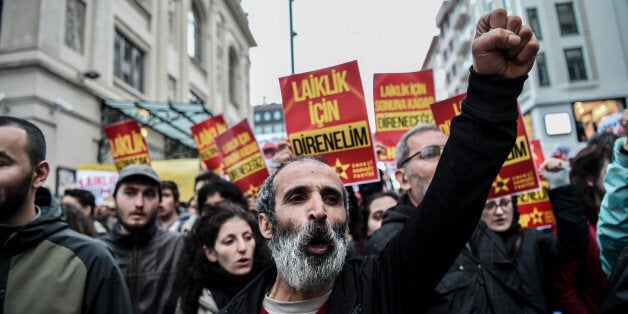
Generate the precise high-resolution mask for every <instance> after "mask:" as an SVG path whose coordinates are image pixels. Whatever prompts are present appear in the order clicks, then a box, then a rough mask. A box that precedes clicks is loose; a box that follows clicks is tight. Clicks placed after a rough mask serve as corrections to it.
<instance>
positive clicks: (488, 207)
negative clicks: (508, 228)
mask: <svg viewBox="0 0 628 314" xmlns="http://www.w3.org/2000/svg"><path fill="white" fill-rule="evenodd" d="M497 206H499V207H501V208H502V210H503V211H505V212H509V211H511V210H512V200H511V199H510V198H502V199H501V200H500V201H499V203H498V202H496V201H489V202H486V204H485V205H484V210H485V211H493V210H495V209H496V208H497Z"/></svg>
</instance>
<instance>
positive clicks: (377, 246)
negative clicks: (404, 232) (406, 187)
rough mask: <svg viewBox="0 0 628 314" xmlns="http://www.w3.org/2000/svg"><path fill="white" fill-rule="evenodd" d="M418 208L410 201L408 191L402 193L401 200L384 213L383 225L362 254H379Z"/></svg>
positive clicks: (373, 235) (372, 236) (370, 239)
mask: <svg viewBox="0 0 628 314" xmlns="http://www.w3.org/2000/svg"><path fill="white" fill-rule="evenodd" d="M415 210H417V208H416V207H415V206H414V205H412V202H410V197H408V194H407V193H404V194H403V195H401V197H400V198H399V200H398V201H397V205H395V206H394V207H393V208H390V209H388V210H387V211H386V212H385V213H384V219H383V221H382V227H381V228H379V229H377V231H375V233H373V234H372V235H371V237H370V238H369V240H368V242H367V243H366V246H365V247H364V250H362V253H361V254H362V255H377V254H379V252H381V251H382V250H383V249H384V248H385V247H386V244H388V242H390V240H391V239H392V238H393V237H394V236H395V235H396V234H397V233H398V232H399V231H401V229H403V225H404V224H405V223H406V221H407V220H408V218H410V215H411V214H412V212H413V211H415Z"/></svg>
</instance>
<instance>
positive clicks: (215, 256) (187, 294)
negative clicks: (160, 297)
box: [175, 201, 267, 314]
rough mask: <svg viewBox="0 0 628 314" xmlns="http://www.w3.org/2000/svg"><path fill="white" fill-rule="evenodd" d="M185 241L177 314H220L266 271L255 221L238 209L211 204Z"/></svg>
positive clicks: (231, 206)
mask: <svg viewBox="0 0 628 314" xmlns="http://www.w3.org/2000/svg"><path fill="white" fill-rule="evenodd" d="M212 207H213V208H211V210H210V213H211V214H209V215H207V216H203V217H200V218H199V219H198V221H197V222H196V223H195V224H194V227H193V228H192V230H191V231H190V233H189V235H188V237H187V238H186V242H185V247H184V249H183V255H182V262H181V265H180V268H179V274H178V277H177V278H178V281H177V289H176V294H175V296H176V298H177V299H176V300H177V311H176V312H177V313H186V314H187V313H216V312H218V310H220V309H221V308H223V307H224V306H226V305H227V304H228V303H229V301H231V299H232V298H233V297H234V296H235V295H236V294H237V293H238V292H239V291H240V290H241V289H242V288H244V286H246V285H247V284H248V283H249V281H251V280H252V279H253V278H254V277H255V276H256V275H257V274H258V273H259V272H260V271H261V270H262V269H263V267H264V265H265V264H266V261H267V258H266V256H267V255H266V254H265V253H264V251H263V246H262V245H261V242H260V240H259V239H260V238H259V231H257V225H256V224H255V221H254V220H253V218H252V217H251V216H250V215H249V214H248V213H247V212H246V211H245V210H244V209H242V208H241V207H240V206H239V205H235V204H234V203H231V202H227V201H223V202H219V203H217V204H215V205H212Z"/></svg>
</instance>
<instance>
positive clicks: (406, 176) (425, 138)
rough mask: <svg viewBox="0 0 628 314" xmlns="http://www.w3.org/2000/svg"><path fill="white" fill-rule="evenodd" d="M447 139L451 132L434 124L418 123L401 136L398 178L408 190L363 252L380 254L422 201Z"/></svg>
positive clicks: (396, 154) (397, 155)
mask: <svg viewBox="0 0 628 314" xmlns="http://www.w3.org/2000/svg"><path fill="white" fill-rule="evenodd" d="M446 142H447V135H445V134H444V133H443V132H441V131H440V130H439V129H438V128H437V127H436V126H435V125H433V124H418V125H416V126H414V127H413V128H412V129H410V130H408V132H406V133H405V134H404V135H403V136H402V137H401V138H400V139H399V143H398V144H397V148H396V150H395V156H396V157H395V159H396V163H397V170H395V178H396V179H397V182H399V185H400V187H401V189H402V190H403V191H404V193H403V195H401V197H400V198H399V201H397V205H395V206H394V207H392V208H391V209H389V210H387V211H386V213H385V214H384V220H383V221H382V227H381V228H379V229H378V230H377V231H375V233H373V235H371V237H370V238H369V241H368V242H367V244H366V246H365V247H364V250H363V251H362V255H377V254H379V252H381V251H382V250H383V249H384V247H386V244H388V242H389V241H390V240H391V239H392V238H393V237H394V236H395V235H396V234H397V233H398V232H399V231H400V230H401V229H402V228H403V225H404V224H405V223H406V221H407V220H408V218H410V215H411V214H412V212H414V211H415V210H416V207H417V206H419V204H421V201H423V197H425V193H426V192H427V188H428V187H429V186H430V182H432V178H433V177H434V173H435V172H436V165H437V164H438V160H439V159H440V155H441V153H442V150H443V147H445V143H446Z"/></svg>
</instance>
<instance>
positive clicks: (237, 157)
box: [216, 119, 268, 197]
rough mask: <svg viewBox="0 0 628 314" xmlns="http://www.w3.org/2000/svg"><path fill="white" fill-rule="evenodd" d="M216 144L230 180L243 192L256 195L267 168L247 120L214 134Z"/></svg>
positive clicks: (265, 176)
mask: <svg viewBox="0 0 628 314" xmlns="http://www.w3.org/2000/svg"><path fill="white" fill-rule="evenodd" d="M216 145H217V146H218V150H219V151H220V155H221V156H222V161H223V163H224V165H225V170H226V171H227V174H228V175H229V178H230V179H231V182H233V183H235V184H236V185H237V186H238V187H239V188H240V190H241V191H242V192H243V193H252V195H253V196H254V197H257V193H258V192H259V189H260V187H261V186H262V183H264V180H266V178H268V170H267V169H266V164H265V163H264V157H262V153H261V152H260V150H259V146H257V141H256V140H255V136H254V135H253V132H251V127H250V126H249V122H248V121H247V120H246V119H245V120H242V122H240V123H238V124H236V125H234V126H233V127H231V128H230V129H227V130H226V131H224V132H223V133H221V134H219V135H218V136H216Z"/></svg>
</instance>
